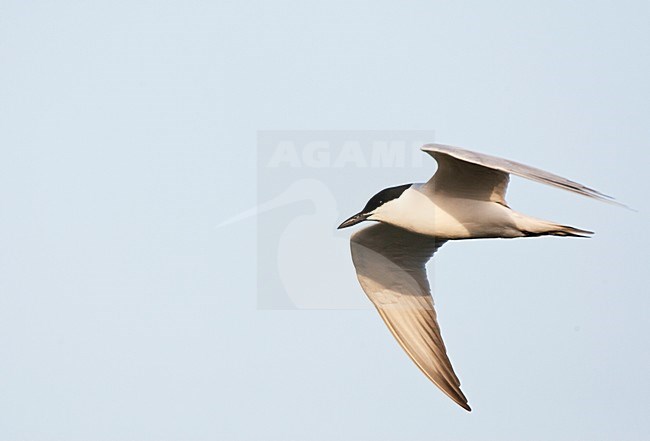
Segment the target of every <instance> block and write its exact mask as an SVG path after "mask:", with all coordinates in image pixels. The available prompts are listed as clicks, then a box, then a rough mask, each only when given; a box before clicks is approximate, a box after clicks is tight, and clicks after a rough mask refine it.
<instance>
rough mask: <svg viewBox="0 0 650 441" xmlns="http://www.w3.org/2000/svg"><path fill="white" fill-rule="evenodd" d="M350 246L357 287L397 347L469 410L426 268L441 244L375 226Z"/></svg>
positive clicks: (400, 230) (357, 236)
mask: <svg viewBox="0 0 650 441" xmlns="http://www.w3.org/2000/svg"><path fill="white" fill-rule="evenodd" d="M350 243H351V250H352V260H353V262H354V266H355V269H356V271H357V277H358V279H359V283H360V284H361V287H362V288H363V290H364V291H365V293H366V294H367V296H368V298H370V300H371V301H372V303H373V304H374V305H375V307H376V308H377V311H379V314H380V315H381V317H382V319H383V320H384V322H385V323H386V325H387V326H388V328H389V329H390V331H391V332H392V334H393V335H394V336H395V338H396V339H397V341H398V342H399V344H400V345H401V346H402V348H404V350H405V351H406V353H407V354H408V355H409V357H411V359H412V360H413V361H414V362H415V364H416V365H417V366H418V367H419V368H420V370H422V372H423V373H424V374H425V375H426V376H427V377H428V378H429V379H430V380H431V381H433V383H435V385H436V386H438V387H439V388H440V389H441V390H442V391H443V392H444V393H445V394H447V395H448V396H449V397H450V398H451V399H452V400H454V401H455V402H456V403H458V404H459V405H460V406H461V407H463V408H464V409H467V410H471V409H470V407H469V406H468V404H467V398H465V395H463V393H462V392H461V390H460V381H458V377H456V374H455V373H454V369H453V367H452V366H451V362H450V361H449V358H448V357H447V351H446V348H445V344H444V342H443V340H442V336H441V335H440V328H439V326H438V321H437V318H436V312H435V310H434V308H433V299H432V298H431V293H430V288H429V282H428V280H427V275H426V269H425V264H426V262H427V261H428V260H429V259H430V258H431V256H432V255H433V253H434V252H435V251H436V250H437V249H438V248H439V247H440V246H441V245H442V244H443V243H444V241H439V240H436V239H434V238H431V237H428V236H422V235H419V234H414V233H410V232H408V231H406V230H403V229H400V228H396V227H393V226H390V225H386V224H377V225H373V226H371V227H368V228H365V229H363V230H360V231H358V232H356V233H355V234H354V235H353V236H352V237H351V239H350Z"/></svg>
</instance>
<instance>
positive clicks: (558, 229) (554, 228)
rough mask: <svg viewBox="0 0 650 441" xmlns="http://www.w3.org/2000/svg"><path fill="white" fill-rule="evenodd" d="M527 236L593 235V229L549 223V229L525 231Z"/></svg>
mask: <svg viewBox="0 0 650 441" xmlns="http://www.w3.org/2000/svg"><path fill="white" fill-rule="evenodd" d="M523 233H524V235H526V236H527V237H535V236H568V237H591V235H592V234H594V232H593V231H589V230H581V229H580V228H574V227H570V226H568V225H559V224H548V229H545V230H540V231H534V232H533V231H523Z"/></svg>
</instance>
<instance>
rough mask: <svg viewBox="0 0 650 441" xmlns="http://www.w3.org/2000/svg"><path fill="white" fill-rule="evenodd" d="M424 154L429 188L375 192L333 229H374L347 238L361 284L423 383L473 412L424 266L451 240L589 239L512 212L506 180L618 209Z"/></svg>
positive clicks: (531, 175)
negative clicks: (429, 160)
mask: <svg viewBox="0 0 650 441" xmlns="http://www.w3.org/2000/svg"><path fill="white" fill-rule="evenodd" d="M422 150H423V151H425V152H426V153H428V154H430V155H431V156H433V158H434V159H435V160H436V162H437V163H438V170H437V171H436V173H435V174H434V176H433V177H432V178H431V179H430V180H429V181H428V182H426V183H423V184H421V183H420V184H406V185H399V186H397V187H390V188H386V189H384V190H382V191H380V192H379V193H377V194H376V195H374V196H373V197H372V198H370V200H369V201H368V203H367V204H366V206H365V207H364V208H363V210H361V211H360V212H359V213H357V214H355V215H354V216H352V217H350V218H349V219H347V220H346V221H344V222H343V223H342V224H341V225H340V226H339V228H346V227H350V226H352V225H355V224H358V223H359V222H362V221H377V222H379V223H378V224H376V225H373V226H370V227H367V228H364V229H362V230H359V231H357V232H355V233H354V234H353V235H352V237H351V238H350V245H351V251H352V261H353V263H354V267H355V269H356V272H357V278H358V279H359V283H360V284H361V287H362V288H363V290H364V291H365V293H366V295H367V296H368V297H369V298H370V300H371V301H372V303H373V304H374V305H375V307H376V308H377V311H379V315H381V318H382V319H383V320H384V322H385V323H386V325H387V326H388V328H389V329H390V332H391V333H392V334H393V336H394V337H395V338H396V339H397V341H398V342H399V344H400V345H401V346H402V348H403V349H404V350H405V351H406V353H407V354H408V356H409V357H411V359H412V360H413V361H414V362H415V364H416V365H417V366H418V367H419V368H420V370H421V371H422V372H423V373H424V375H426V376H427V377H428V378H429V379H430V380H431V381H432V382H433V383H434V384H435V385H436V386H438V387H439V388H440V390H442V391H443V392H444V393H445V394H447V395H448V396H449V397H450V398H451V399H452V400H454V401H455V402H456V403H458V404H459V405H460V406H461V407H463V408H464V409H466V410H468V411H471V408H470V407H469V405H468V404H467V398H465V395H464V394H463V392H462V391H461V390H460V381H459V380H458V377H457V376H456V374H455V373H454V369H453V368H452V366H451V362H450V361H449V358H448V357H447V350H446V348H445V344H444V342H443V341H442V336H441V334H440V328H439V327H438V322H437V320H436V312H435V310H434V308H433V299H432V297H431V291H430V287H429V282H428V280H427V274H426V268H425V264H426V263H427V261H428V260H429V259H430V258H431V256H433V253H435V252H436V250H437V249H438V248H440V247H441V246H442V245H443V244H444V243H445V242H447V241H449V240H459V239H478V238H514V237H533V236H549V235H550V236H573V237H589V235H590V234H593V232H591V231H587V230H581V229H578V228H574V227H570V226H567V225H562V224H557V223H555V222H549V221H545V220H541V219H536V218H533V217H530V216H526V215H525V214H522V213H518V212H516V211H514V210H512V209H511V208H510V207H508V204H507V203H506V200H505V196H506V189H507V187H508V181H509V177H510V174H513V175H517V176H521V177H524V178H527V179H531V180H533V181H537V182H541V183H544V184H548V185H553V186H555V187H559V188H562V189H564V190H568V191H572V192H574V193H578V194H581V195H583V196H588V197H591V198H594V199H598V200H601V201H605V202H610V203H615V204H617V203H616V202H615V201H614V200H613V199H612V198H611V197H609V196H606V195H604V194H602V193H600V192H598V191H596V190H593V189H591V188H588V187H585V186H584V185H582V184H578V183H577V182H573V181H570V180H568V179H565V178H562V177H560V176H557V175H554V174H551V173H548V172H545V171H543V170H540V169H537V168H534V167H529V166H527V165H523V164H519V163H517V162H514V161H509V160H506V159H501V158H497V157H494V156H489V155H484V154H481V153H475V152H472V151H469V150H464V149H460V148H457V147H451V146H446V145H441V144H427V145H425V146H424V147H422ZM618 205H620V204H618Z"/></svg>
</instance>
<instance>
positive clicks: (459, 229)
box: [373, 184, 555, 239]
mask: <svg viewBox="0 0 650 441" xmlns="http://www.w3.org/2000/svg"><path fill="white" fill-rule="evenodd" d="M382 207H385V209H387V208H390V212H389V214H387V215H386V216H383V215H382V214H383V212H382ZM373 220H377V221H379V222H384V223H387V224H390V225H393V226H396V227H399V228H404V229H405V230H408V231H411V232H413V233H418V234H424V235H426V236H432V237H437V238H444V239H478V238H496V237H500V238H513V237H523V236H526V235H527V234H526V233H524V232H529V233H532V232H540V231H543V230H545V229H549V227H550V226H553V225H555V224H553V223H551V222H546V221H542V220H539V219H535V218H533V217H530V216H526V215H523V214H520V213H517V212H516V211H514V210H511V209H510V208H508V207H507V206H504V205H502V204H499V203H497V202H492V201H480V200H474V199H462V198H456V197H449V196H445V195H444V194H432V193H431V192H427V190H426V187H425V184H413V185H412V186H411V188H409V189H407V190H405V191H404V193H403V194H402V196H400V197H399V198H398V199H395V200H394V201H392V202H391V205H385V206H381V207H379V208H378V209H377V211H376V212H375V215H373Z"/></svg>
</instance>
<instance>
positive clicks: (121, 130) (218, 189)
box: [0, 0, 650, 441]
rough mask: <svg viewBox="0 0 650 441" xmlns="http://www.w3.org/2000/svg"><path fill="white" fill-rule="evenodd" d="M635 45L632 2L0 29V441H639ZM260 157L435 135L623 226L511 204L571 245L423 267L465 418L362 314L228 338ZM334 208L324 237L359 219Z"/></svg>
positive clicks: (455, 251)
mask: <svg viewBox="0 0 650 441" xmlns="http://www.w3.org/2000/svg"><path fill="white" fill-rule="evenodd" d="M649 22H650V3H648V2H632V1H623V2H613V1H610V2H603V1H595V2H594V1H589V2H587V1H582V2H552V1H551V2H549V1H544V2H541V1H540V2H518V1H499V2H482V1H474V2H462V3H461V2H451V1H448V2H447V1H445V2H439V1H433V2H396V1H395V2H386V1H376V0H375V1H338V0H332V1H327V2H314V1H294V2H289V1H249V2H225V1H211V2H208V1H128V2H127V1H117V2H116V1H102V2H97V1H86V2H81V1H34V2H25V1H8V0H3V1H0V63H1V66H2V68H1V69H0V204H1V210H0V231H2V233H0V357H1V358H2V360H1V362H0V439H2V440H7V441H9V440H32V441H39V440H80V441H81V440H89V439H92V440H111V441H112V440H125V441H126V440H174V441H175V440H197V441H199V440H200V441H203V440H332V439H336V440H373V441H374V440H396V439H400V440H402V439H403V440H429V439H435V440H500V441H503V440H521V439H526V440H548V439H554V440H585V439H589V440H611V439H616V440H639V439H642V438H644V437H645V436H647V433H649V432H650V422H649V420H648V417H647V415H648V410H649V409H650V398H649V396H650V381H649V379H648V368H649V367H650V356H649V355H648V354H649V350H648V349H649V348H648V335H649V325H648V319H647V317H648V310H649V309H650V299H649V297H648V288H647V286H646V281H647V278H648V249H649V245H650V240H649V239H648V226H649V220H650V219H649V217H648V214H647V213H648V209H647V202H646V201H647V198H648V194H647V193H648V190H649V189H650V188H649V186H648V183H647V175H648V170H647V169H648V166H650V154H649V153H648V151H649V149H648V146H649V143H650V141H649V140H650V124H649V121H650V82H648V78H650V27H649V26H648V23H649ZM268 129H280V130H300V129H319V130H331V129H337V130H346V129H347V130H357V129H382V130H391V129H394V130H399V129H402V130H409V129H421V130H435V133H436V137H437V139H436V140H437V141H440V142H445V143H449V144H453V145H459V146H465V147H468V148H473V149H477V150H480V151H483V152H486V153H491V154H495V155H499V156H504V157H507V158H512V159H516V160H519V161H522V162H525V163H529V164H531V165H535V166H538V167H541V168H546V169H549V170H550V171H553V172H556V173H559V174H563V175H566V176H567V177H570V178H574V179H577V180H579V181H581V182H584V183H586V184H588V185H591V186H593V187H595V188H597V189H599V190H601V191H603V192H605V193H608V194H612V195H614V196H616V197H618V198H619V199H620V200H622V201H623V202H625V203H627V204H629V205H631V206H633V207H634V208H636V209H638V210H639V211H638V213H634V212H631V211H627V210H624V209H618V208H616V207H612V206H608V205H605V204H600V203H597V202H593V201H590V200H586V199H584V198H580V197H578V196H575V195H571V194H566V193H564V192H561V191H559V190H554V189H550V188H546V187H543V186H540V185H538V184H534V183H529V182H525V181H523V180H521V179H513V182H512V185H511V191H510V196H509V201H510V203H511V205H512V206H513V207H515V208H517V209H519V210H520V211H523V212H526V213H529V214H532V215H538V216H542V217H546V218H550V219H552V220H557V221H561V222H564V223H568V224H571V225H575V226H577V227H581V228H587V229H591V230H594V231H596V233H597V234H596V235H595V237H594V238H593V239H590V240H575V239H574V240H571V239H558V238H544V239H529V240H518V241H471V242H464V243H457V244H449V245H446V246H445V247H443V248H442V249H441V250H440V252H439V253H438V254H437V255H436V260H435V290H436V303H437V305H438V312H439V316H440V321H441V325H442V327H443V333H444V335H445V338H446V341H447V345H448V347H449V349H450V353H451V358H452V361H453V362H454V365H455V367H456V369H457V372H458V375H459V377H460V378H461V381H462V383H463V390H464V392H465V393H466V395H467V396H468V398H469V400H470V404H471V405H472V407H473V408H474V409H475V410H474V412H472V413H471V414H470V413H466V412H465V411H463V410H461V409H460V408H458V407H457V406H456V405H454V404H453V403H452V402H451V401H450V400H449V399H447V398H446V397H445V396H444V395H443V394H442V393H440V392H439V391H438V390H437V389H436V388H435V387H434V386H433V385H432V384H430V383H429V382H428V380H427V379H426V378H425V377H424V376H423V375H421V374H420V373H419V372H418V370H417V369H416V368H415V367H414V366H413V365H412V363H411V362H410V361H409V360H408V359H407V357H406V356H404V354H403V353H402V351H401V349H400V348H399V347H398V346H397V345H396V344H395V343H394V342H393V341H392V338H391V337H390V335H389V333H388V331H387V330H386V329H385V328H384V325H383V324H382V323H381V320H380V319H379V318H378V316H377V315H376V313H375V312H374V311H372V310H369V309H368V310H361V311H349V310H348V311H341V310H329V311H323V310H320V311H296V310H294V311H291V310H289V311H268V310H258V309H257V308H256V304H257V303H256V302H257V286H258V282H259V284H260V285H263V284H264V281H263V280H260V281H258V280H256V277H255V275H256V271H255V266H256V261H257V259H256V253H257V247H256V237H255V233H256V227H257V223H256V222H258V221H256V220H254V219H249V220H247V221H244V222H241V223H238V224H233V225H231V226H230V227H229V228H228V229H225V228H221V229H220V228H216V225H218V224H219V223H220V222H221V221H222V220H223V219H225V218H228V217H230V216H233V215H235V214H237V213H239V212H242V211H244V210H246V209H248V208H250V207H251V206H253V205H255V203H256V202H257V198H256V182H257V181H256V142H257V132H258V131H259V130H268ZM403 172H404V171H403V170H401V171H399V173H403ZM383 173H384V176H383V179H382V182H384V183H385V185H383V184H382V186H384V187H387V186H391V185H396V184H400V183H402V182H401V175H400V177H399V178H398V177H397V176H393V175H392V174H391V171H390V170H387V171H384V172H383ZM423 178H425V177H424V176H422V170H421V169H418V172H417V176H414V179H420V180H421V179H423ZM349 185H350V186H351V188H350V189H349V191H346V192H340V193H337V194H336V195H335V196H336V198H337V200H339V201H340V204H341V205H340V207H341V210H342V214H351V213H348V212H347V211H348V210H350V209H351V208H352V207H354V208H360V206H362V205H363V204H364V203H365V201H366V199H367V198H368V197H369V196H371V195H372V194H373V193H374V192H376V191H377V190H379V189H380V188H377V185H376V183H375V181H373V182H372V183H369V182H367V181H365V180H363V179H359V180H358V181H356V182H354V181H351V182H349ZM334 226H335V225H334ZM307 240H308V238H305V241H307ZM304 243H307V242H304ZM343 245H345V243H343ZM323 270H324V271H327V268H324V269H323ZM296 277H300V274H296ZM331 283H332V289H333V290H339V291H345V292H349V295H350V296H361V295H362V293H361V290H360V288H359V286H358V284H357V283H356V281H355V280H353V279H352V278H349V277H348V276H347V275H345V276H344V275H341V274H336V273H333V274H332V275H331Z"/></svg>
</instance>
